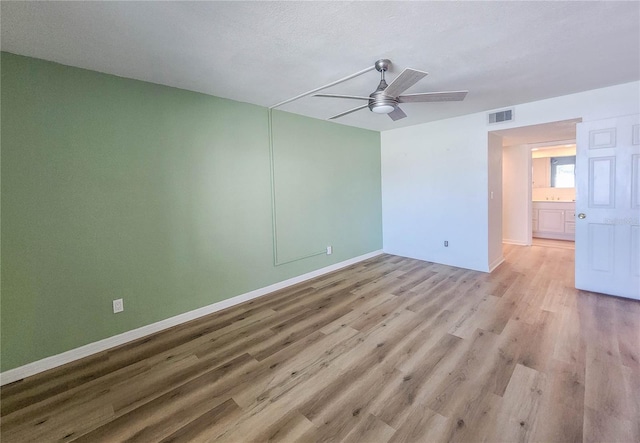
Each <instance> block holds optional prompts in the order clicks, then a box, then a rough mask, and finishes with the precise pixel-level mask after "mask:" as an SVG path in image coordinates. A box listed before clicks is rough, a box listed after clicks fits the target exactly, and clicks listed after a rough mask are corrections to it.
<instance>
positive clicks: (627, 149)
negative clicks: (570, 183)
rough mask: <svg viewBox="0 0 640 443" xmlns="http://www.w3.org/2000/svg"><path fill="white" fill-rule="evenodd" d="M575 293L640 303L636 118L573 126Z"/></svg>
mask: <svg viewBox="0 0 640 443" xmlns="http://www.w3.org/2000/svg"><path fill="white" fill-rule="evenodd" d="M576 171H577V174H576V176H577V182H576V224H575V229H576V288H578V289H584V290H587V291H593V292H601V293H604V294H610V295H617V296H620V297H628V298H634V299H640V220H639V219H640V116H639V115H631V116H624V117H618V118H613V119H607V120H598V121H591V122H584V123H580V124H578V127H577V156H576Z"/></svg>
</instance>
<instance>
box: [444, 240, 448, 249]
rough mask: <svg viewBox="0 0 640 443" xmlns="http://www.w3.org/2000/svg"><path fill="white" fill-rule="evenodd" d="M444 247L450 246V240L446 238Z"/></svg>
mask: <svg viewBox="0 0 640 443" xmlns="http://www.w3.org/2000/svg"><path fill="white" fill-rule="evenodd" d="M444 247H445V248H448V247H449V241H448V240H445V241H444Z"/></svg>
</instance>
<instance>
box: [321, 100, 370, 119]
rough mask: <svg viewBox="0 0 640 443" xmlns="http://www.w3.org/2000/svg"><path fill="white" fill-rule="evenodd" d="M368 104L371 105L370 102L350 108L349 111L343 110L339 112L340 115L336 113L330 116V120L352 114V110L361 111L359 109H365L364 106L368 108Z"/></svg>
mask: <svg viewBox="0 0 640 443" xmlns="http://www.w3.org/2000/svg"><path fill="white" fill-rule="evenodd" d="M368 106H369V105H368V104H366V105H362V106H358V107H357V108H353V109H351V110H349V111H347V112H343V113H342V114H338V115H334V116H333V117H329V120H333V119H334V118H339V117H343V116H345V115H347V114H351V113H352V112H356V111H359V110H361V109H364V108H366V107H368Z"/></svg>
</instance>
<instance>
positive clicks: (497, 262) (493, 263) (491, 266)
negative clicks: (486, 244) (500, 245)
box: [489, 257, 504, 273]
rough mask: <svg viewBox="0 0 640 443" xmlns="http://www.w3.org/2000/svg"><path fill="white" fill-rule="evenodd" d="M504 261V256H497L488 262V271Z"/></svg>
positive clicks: (491, 270)
mask: <svg viewBox="0 0 640 443" xmlns="http://www.w3.org/2000/svg"><path fill="white" fill-rule="evenodd" d="M502 263H504V257H498V258H497V259H495V260H494V261H493V262H492V263H490V264H489V272H490V273H491V272H493V271H494V270H495V269H496V268H497V267H498V266H500V265H501V264H502Z"/></svg>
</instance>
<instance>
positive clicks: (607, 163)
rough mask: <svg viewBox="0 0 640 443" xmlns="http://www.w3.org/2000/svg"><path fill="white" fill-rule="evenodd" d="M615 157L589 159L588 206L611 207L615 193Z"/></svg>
mask: <svg viewBox="0 0 640 443" xmlns="http://www.w3.org/2000/svg"><path fill="white" fill-rule="evenodd" d="M615 176H616V159H615V157H600V158H590V159H589V208H613V207H614V204H615V195H616V183H615Z"/></svg>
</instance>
